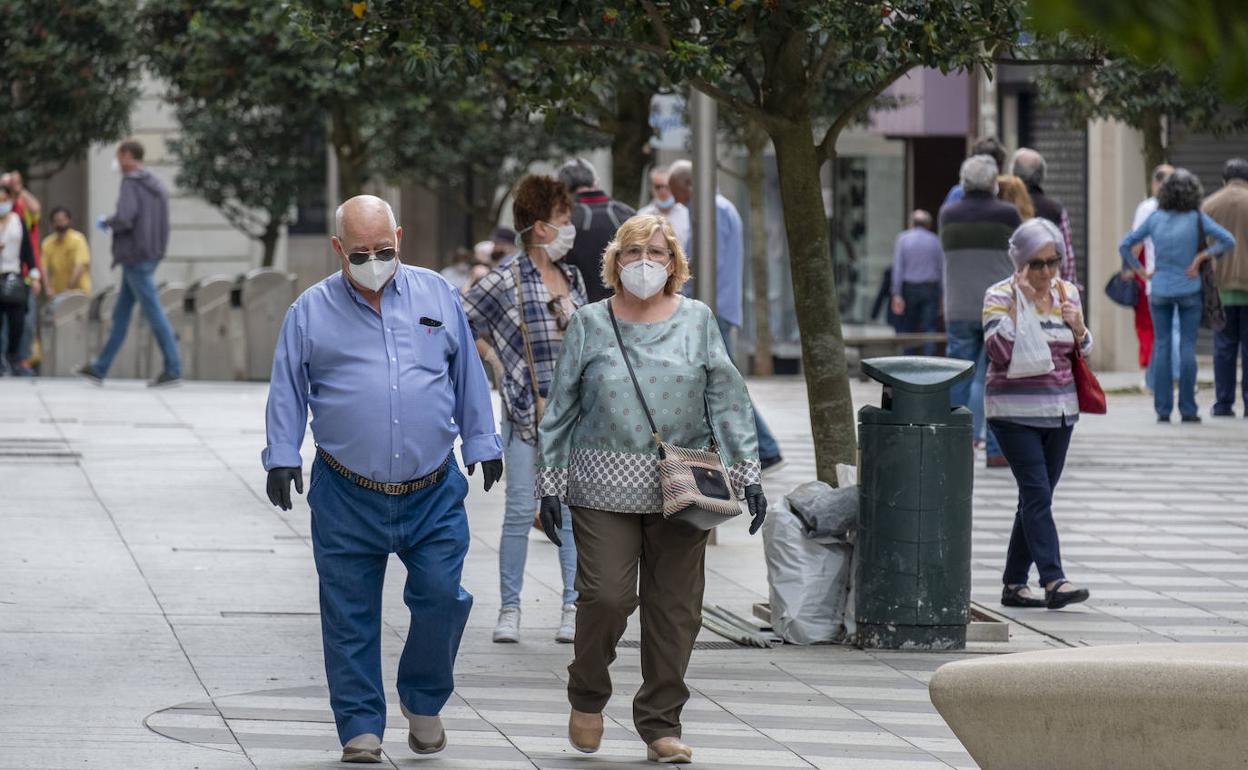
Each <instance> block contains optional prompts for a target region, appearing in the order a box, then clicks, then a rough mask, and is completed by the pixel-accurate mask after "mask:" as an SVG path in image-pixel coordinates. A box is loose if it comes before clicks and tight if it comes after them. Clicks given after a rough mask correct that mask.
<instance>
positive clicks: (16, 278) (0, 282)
mask: <svg viewBox="0 0 1248 770" xmlns="http://www.w3.org/2000/svg"><path fill="white" fill-rule="evenodd" d="M25 304H26V282H25V281H23V280H22V277H21V276H20V275H18V274H17V273H5V274H4V275H3V276H0V305H4V306H6V307H8V306H12V305H25Z"/></svg>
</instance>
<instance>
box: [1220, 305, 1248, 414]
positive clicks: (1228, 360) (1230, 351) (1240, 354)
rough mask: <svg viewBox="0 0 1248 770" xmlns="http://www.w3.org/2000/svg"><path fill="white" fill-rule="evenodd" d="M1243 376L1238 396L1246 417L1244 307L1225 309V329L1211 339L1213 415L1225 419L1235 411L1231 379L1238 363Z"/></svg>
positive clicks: (1247, 310) (1247, 319) (1247, 311)
mask: <svg viewBox="0 0 1248 770" xmlns="http://www.w3.org/2000/svg"><path fill="white" fill-rule="evenodd" d="M1241 360H1242V361H1243V364H1242V365H1243V367H1244V376H1243V379H1241V380H1240V394H1241V397H1242V399H1243V402H1244V414H1245V415H1248V305H1227V306H1226V328H1224V329H1222V330H1221V331H1219V332H1215V333H1214V335H1213V388H1214V393H1215V395H1216V401H1214V404H1213V413H1214V414H1222V415H1229V414H1233V413H1234V412H1233V410H1234V408H1235V379H1236V374H1237V373H1238V369H1239V367H1240V361H1241Z"/></svg>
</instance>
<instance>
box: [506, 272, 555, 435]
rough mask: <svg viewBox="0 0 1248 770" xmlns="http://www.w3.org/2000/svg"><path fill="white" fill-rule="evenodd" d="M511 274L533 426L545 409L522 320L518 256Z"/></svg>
mask: <svg viewBox="0 0 1248 770" xmlns="http://www.w3.org/2000/svg"><path fill="white" fill-rule="evenodd" d="M511 274H512V275H513V276H515V279H516V312H517V313H519V314H520V337H521V339H523V340H524V358H525V362H526V363H527V364H528V368H529V382H530V383H531V384H532V386H533V427H534V429H536V428H537V426H538V425H540V424H541V422H542V414H543V413H544V412H545V411H546V399H544V398H542V389H541V388H540V387H538V384H537V367H536V366H534V364H533V345H532V344H530V343H529V324H528V322H527V321H525V320H524V290H523V288H522V286H521V284H520V258H519V257H517V258H516V261H515V262H512V263H511Z"/></svg>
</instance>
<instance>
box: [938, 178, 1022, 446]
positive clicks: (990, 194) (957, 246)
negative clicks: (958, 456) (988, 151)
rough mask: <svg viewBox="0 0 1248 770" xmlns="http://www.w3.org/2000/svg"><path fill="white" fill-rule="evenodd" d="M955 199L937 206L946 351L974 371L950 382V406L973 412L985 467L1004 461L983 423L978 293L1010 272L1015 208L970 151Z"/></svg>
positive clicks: (981, 303)
mask: <svg viewBox="0 0 1248 770" xmlns="http://www.w3.org/2000/svg"><path fill="white" fill-rule="evenodd" d="M960 176H961V179H962V182H961V184H962V189H963V191H964V194H963V197H962V199H961V200H959V201H956V202H954V203H950V204H948V205H945V206H942V207H941V209H940V243H941V247H942V248H943V249H944V252H945V280H944V286H945V334H946V336H947V338H948V346H947V347H946V355H948V356H949V357H950V358H961V359H963V360H965V361H974V362H975V375H974V377H972V378H971V379H970V380H962V381H961V382H959V383H958V384H957V385H955V386H953V389H952V390H951V391H950V393H949V396H950V399H951V400H952V402H953V404H954V406H966V407H968V408H970V410H971V413H972V414H973V415H974V425H975V428H974V432H975V440H976V442H977V443H978V442H980V441H983V442H984V446H985V449H986V451H987V464H988V467H990V468H997V467H1005V466H1006V465H1008V463H1007V461H1006V459H1005V456H1004V455H1003V454H1001V450H1000V448H999V446H998V445H997V440H996V438H994V437H993V435H992V430H991V429H990V428H989V427H988V426H987V425H986V423H985V421H984V378H985V377H986V376H987V372H988V365H987V360H986V359H985V358H984V326H983V323H984V322H983V309H984V292H985V291H986V290H987V289H988V287H989V286H992V285H993V284H994V283H996V282H997V281H1000V280H1002V279H1004V278H1007V277H1009V276H1010V275H1012V274H1013V273H1014V263H1013V262H1011V261H1010V256H1009V248H1010V235H1011V234H1012V233H1013V232H1014V230H1015V229H1016V228H1017V227H1018V226H1019V225H1020V224H1022V219H1020V218H1019V216H1018V209H1016V208H1014V206H1013V205H1012V204H1009V203H1006V202H1005V201H1003V200H999V199H998V198H997V163H996V161H994V160H993V159H992V158H991V157H989V156H987V155H973V156H971V157H969V158H967V159H966V160H965V161H963V163H962V170H961V174H960Z"/></svg>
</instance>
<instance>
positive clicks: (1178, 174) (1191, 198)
mask: <svg viewBox="0 0 1248 770" xmlns="http://www.w3.org/2000/svg"><path fill="white" fill-rule="evenodd" d="M1203 197H1205V190H1204V188H1203V187H1201V186H1200V179H1199V178H1197V176H1196V175H1195V174H1193V173H1192V172H1190V171H1188V170H1187V169H1185V168H1176V169H1175V170H1174V173H1173V174H1171V175H1170V177H1169V178H1168V179H1166V181H1165V182H1162V184H1161V190H1160V191H1159V192H1158V193H1157V208H1160V209H1164V210H1166V211H1195V210H1196V209H1198V208H1200V199H1201V198H1203Z"/></svg>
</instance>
